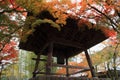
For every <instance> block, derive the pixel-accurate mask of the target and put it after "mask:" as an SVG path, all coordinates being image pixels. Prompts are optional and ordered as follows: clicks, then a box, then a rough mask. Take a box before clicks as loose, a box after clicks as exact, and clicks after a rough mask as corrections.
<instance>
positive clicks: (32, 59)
mask: <svg viewBox="0 0 120 80" xmlns="http://www.w3.org/2000/svg"><path fill="white" fill-rule="evenodd" d="M32 60H36V61H37V60H38V61H47V60H46V59H37V58H32Z"/></svg>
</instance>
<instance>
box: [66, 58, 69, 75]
mask: <svg viewBox="0 0 120 80" xmlns="http://www.w3.org/2000/svg"><path fill="white" fill-rule="evenodd" d="M66 66H67V67H66V76H67V77H69V67H68V58H66Z"/></svg>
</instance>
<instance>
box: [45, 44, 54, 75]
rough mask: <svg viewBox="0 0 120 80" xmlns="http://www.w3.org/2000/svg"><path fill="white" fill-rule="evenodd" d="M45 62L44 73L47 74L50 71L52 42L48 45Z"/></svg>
mask: <svg viewBox="0 0 120 80" xmlns="http://www.w3.org/2000/svg"><path fill="white" fill-rule="evenodd" d="M47 54H48V55H47V64H46V74H47V75H49V74H50V73H51V66H52V54H53V43H52V42H51V43H50V45H49V46H48V53H47Z"/></svg>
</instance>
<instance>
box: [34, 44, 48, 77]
mask: <svg viewBox="0 0 120 80" xmlns="http://www.w3.org/2000/svg"><path fill="white" fill-rule="evenodd" d="M47 46H48V43H46V44H45V45H44V47H43V49H41V50H40V53H38V55H37V58H36V63H35V68H34V72H33V78H34V77H36V74H37V73H38V72H39V70H38V66H39V62H40V61H41V60H40V56H41V54H42V51H43V50H45V49H46V48H47Z"/></svg>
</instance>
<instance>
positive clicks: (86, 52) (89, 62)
mask: <svg viewBox="0 0 120 80" xmlns="http://www.w3.org/2000/svg"><path fill="white" fill-rule="evenodd" d="M85 56H86V59H87V62H88V65H89V67H90V71H91V74H92V77H96V76H95V70H94V67H93V66H92V61H91V59H90V56H89V54H88V51H87V50H85Z"/></svg>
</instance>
